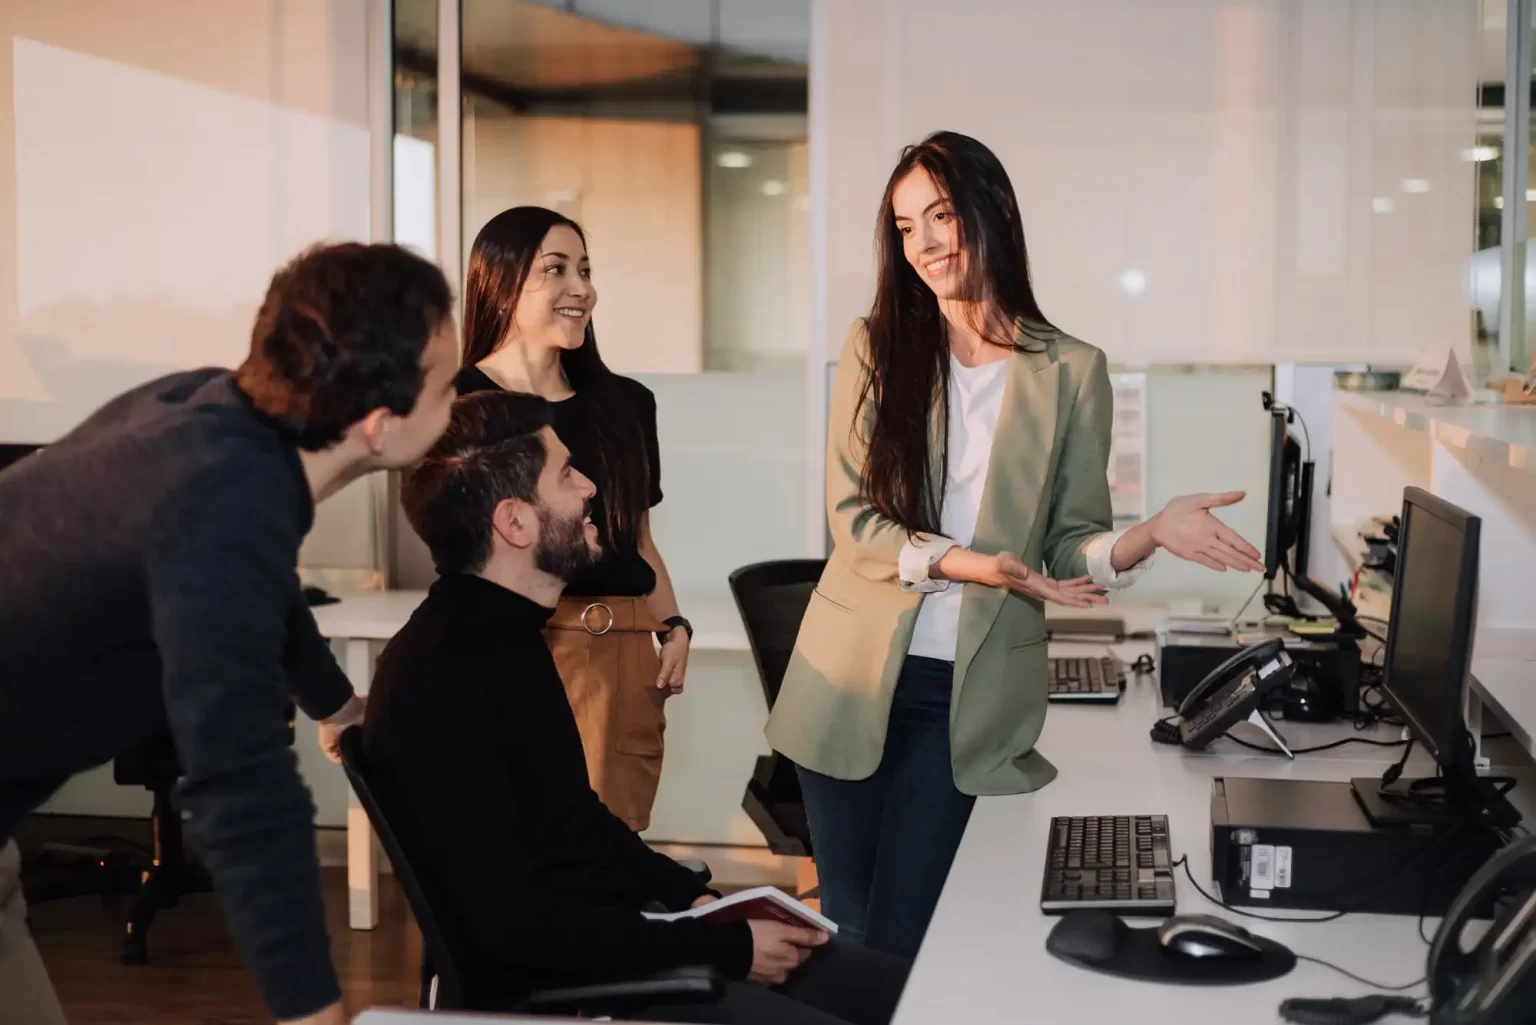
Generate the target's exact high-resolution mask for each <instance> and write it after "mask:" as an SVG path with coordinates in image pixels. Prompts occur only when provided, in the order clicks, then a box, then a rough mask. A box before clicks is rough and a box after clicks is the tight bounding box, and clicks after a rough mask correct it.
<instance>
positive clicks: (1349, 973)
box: [1296, 954, 1429, 993]
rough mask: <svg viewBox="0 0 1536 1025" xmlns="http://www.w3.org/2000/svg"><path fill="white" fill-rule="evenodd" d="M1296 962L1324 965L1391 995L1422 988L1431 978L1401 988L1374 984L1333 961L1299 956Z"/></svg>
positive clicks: (1422, 977) (1379, 983)
mask: <svg viewBox="0 0 1536 1025" xmlns="http://www.w3.org/2000/svg"><path fill="white" fill-rule="evenodd" d="M1296 960H1298V961H1310V962H1311V963H1312V964H1317V965H1322V966H1323V967H1324V968H1331V969H1333V970H1334V971H1336V972H1338V973H1339V974H1340V975H1342V976H1344V977H1345V978H1346V979H1353V980H1354V981H1355V982H1358V983H1360V985H1362V986H1369V987H1371V988H1372V989H1384V990H1386V991H1387V992H1389V993H1401V992H1402V991H1403V990H1405V989H1413V988H1415V987H1417V986H1422V985H1424V984H1425V983H1426V982H1428V981H1429V977H1428V976H1427V975H1426V976H1421V977H1419V978H1417V979H1414V980H1413V981H1412V982H1405V983H1403V984H1402V985H1401V986H1388V985H1387V984H1386V983H1384V982H1372V981H1371V980H1370V979H1367V978H1364V977H1362V976H1359V975H1356V974H1355V973H1354V972H1352V971H1350V970H1349V969H1347V968H1340V967H1339V966H1338V965H1336V964H1334V963H1333V962H1332V961H1324V960H1323V959H1322V958H1320V957H1313V956H1311V955H1310V954H1297V955H1296Z"/></svg>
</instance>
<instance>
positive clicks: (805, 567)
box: [730, 559, 827, 709]
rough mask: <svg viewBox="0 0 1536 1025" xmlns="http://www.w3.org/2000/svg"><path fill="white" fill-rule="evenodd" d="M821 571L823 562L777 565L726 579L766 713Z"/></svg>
mask: <svg viewBox="0 0 1536 1025" xmlns="http://www.w3.org/2000/svg"><path fill="white" fill-rule="evenodd" d="M826 568H827V560H825V559H776V560H774V561H772V562H759V563H754V564H753V565H751V566H743V567H742V568H741V569H738V570H737V571H736V572H734V573H732V574H731V576H730V583H731V594H732V596H733V597H735V599H736V608H737V609H738V610H740V612H741V622H742V625H744V626H745V627H746V628H747V644H748V645H749V646H750V647H751V648H752V658H753V659H754V660H755V661H756V662H757V675H758V677H759V678H760V679H761V680H762V684H763V696H764V697H765V698H767V699H768V707H769V708H770V709H771V708H773V703H774V701H775V700H777V699H778V696H779V684H781V683H783V682H784V670H785V669H787V668H788V667H789V656H790V653H791V652H793V651H794V649H795V638H796V637H797V636H798V635H799V633H800V621H801V620H802V619H804V618H805V609H806V606H807V605H809V604H810V603H811V592H812V591H814V590H815V589H816V583H817V581H819V580H820V579H821V572H822V570H824V569H826Z"/></svg>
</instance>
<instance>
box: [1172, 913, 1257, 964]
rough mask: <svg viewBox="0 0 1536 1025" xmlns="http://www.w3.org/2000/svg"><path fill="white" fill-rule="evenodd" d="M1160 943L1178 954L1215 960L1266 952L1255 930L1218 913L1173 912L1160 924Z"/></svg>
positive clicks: (1240, 957)
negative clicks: (1184, 913)
mask: <svg viewBox="0 0 1536 1025" xmlns="http://www.w3.org/2000/svg"><path fill="white" fill-rule="evenodd" d="M1157 943H1158V945H1159V946H1160V947H1162V948H1163V950H1165V951H1166V952H1168V953H1170V954H1173V955H1175V956H1177V957H1189V958H1203V959H1209V960H1213V961H1230V960H1238V959H1242V958H1254V957H1260V956H1262V955H1263V953H1264V950H1263V948H1262V947H1260V946H1259V945H1258V943H1257V942H1256V941H1255V940H1254V938H1253V933H1251V932H1249V931H1248V930H1247V929H1244V928H1243V927H1242V926H1240V925H1234V924H1232V923H1231V922H1227V921H1223V920H1222V919H1220V918H1217V917H1216V916H1215V915H1174V916H1173V917H1172V918H1170V919H1168V921H1166V922H1164V923H1163V924H1162V925H1161V926H1159V927H1158V930H1157Z"/></svg>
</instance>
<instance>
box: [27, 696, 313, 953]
mask: <svg viewBox="0 0 1536 1025" xmlns="http://www.w3.org/2000/svg"><path fill="white" fill-rule="evenodd" d="M287 715H288V739H289V743H292V742H293V715H294V708H293V706H292V705H289V706H288V710H287ZM181 776H182V767H181V759H180V758H179V757H178V756H177V753H176V743H175V741H174V740H173V739H172V737H171V733H170V731H169V730H160V731H158V732H156V733H153V734H151V735H150V736H149V737H147V738H145V739H144V740H143V741H141V742H139V743H138V744H135V745H134V746H133V747H131V748H128V749H127V750H125V751H123V752H121V753H119V754H118V756H117V757H116V758H114V759H113V760H112V779H113V781H114V782H116V783H118V784H119V785H121V786H142V787H144V788H145V789H147V790H148V791H149V792H150V794H152V795H153V797H154V807H153V810H152V811H151V812H150V828H151V830H152V835H153V837H154V839H153V845H152V847H151V848H149V849H148V850H145V849H141V848H138V846H137V845H136V844H131V843H125V842H122V841H119V840H117V839H116V838H112V837H100V838H92V839H90V840H87V841H85V842H84V843H82V844H78V845H69V844H49V845H45V847H44V849H43V856H42V858H41V859H38V860H37V861H34V862H32V863H31V864H29V867H28V874H29V875H30V876H31V877H32V881H29V884H28V886H27V890H26V899H27V903H28V904H41V903H43V902H45V901H50V900H63V899H66V898H69V897H83V896H89V895H100V896H103V897H107V896H128V895H131V896H132V898H133V899H132V901H131V902H130V903H129V905H128V913H127V915H126V918H125V921H124V924H123V940H122V946H121V948H120V949H119V951H118V960H119V961H121V962H122V963H123V964H125V965H141V964H146V963H148V961H149V929H150V926H151V925H153V924H154V921H155V918H156V916H157V915H159V913H160V912H161V911H164V910H166V909H169V908H174V907H176V905H177V904H179V903H180V902H181V898H182V897H183V896H185V895H187V894H191V893H207V892H209V891H210V890H212V889H213V881H212V879H210V878H209V876H208V872H207V870H206V869H204V868H203V867H202V866H200V865H198V864H196V863H195V862H193V861H192V860H190V859H189V858H188V856H187V848H186V842H185V835H184V831H183V829H182V821H181V809H180V808H178V807H177V805H176V801H175V790H176V784H177V782H178V781H179V780H180V779H181ZM124 848H127V849H124ZM50 869H52V870H53V871H50ZM60 870H62V871H60ZM39 877H41V878H39Z"/></svg>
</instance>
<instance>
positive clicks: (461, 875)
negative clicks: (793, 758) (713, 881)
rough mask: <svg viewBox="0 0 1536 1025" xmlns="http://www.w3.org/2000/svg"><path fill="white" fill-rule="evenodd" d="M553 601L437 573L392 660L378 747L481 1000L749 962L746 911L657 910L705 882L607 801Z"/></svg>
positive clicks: (381, 698)
mask: <svg viewBox="0 0 1536 1025" xmlns="http://www.w3.org/2000/svg"><path fill="white" fill-rule="evenodd" d="M551 611H552V610H550V609H548V608H546V607H544V606H542V605H539V604H537V603H536V602H533V601H530V600H529V599H527V598H525V597H523V596H522V595H519V594H516V593H515V592H513V591H510V590H507V589H506V588H504V587H501V586H500V585H498V584H493V583H491V582H490V581H487V580H484V579H481V578H479V577H473V576H450V577H444V578H441V579H439V580H438V581H437V582H436V583H435V584H434V585H433V586H432V590H431V591H430V592H429V594H428V595H427V599H426V601H425V602H423V603H422V605H421V606H420V608H418V609H417V610H416V612H415V614H414V615H413V616H412V617H411V620H410V622H409V623H407V624H406V626H405V628H404V629H402V630H401V631H400V632H399V633H397V634H396V635H395V637H394V639H393V640H392V641H390V642H389V645H388V647H386V648H385V650H384V653H383V655H382V656H381V657H380V659H379V664H378V670H377V673H376V674H375V676H374V680H373V685H372V688H371V691H370V695H369V699H368V715H367V719H366V721H365V724H364V733H363V737H364V752H365V754H366V756H367V759H368V764H369V767H370V770H371V771H372V772H373V774H374V776H375V785H376V786H377V787H379V789H380V790H381V791H383V792H384V794H385V795H386V800H387V801H391V802H392V803H394V804H395V805H396V806H397V809H398V814H397V815H396V817H397V818H401V819H403V821H401V822H397V823H393V825H395V826H396V828H397V829H399V830H400V832H401V833H402V834H404V835H403V836H402V840H403V841H404V842H405V843H406V844H407V845H408V848H410V849H412V851H413V860H417V859H418V858H419V859H422V860H424V861H425V864H423V865H421V866H419V871H422V872H423V873H424V874H430V876H431V877H432V878H433V879H436V880H437V881H438V882H439V886H440V890H439V892H441V893H443V894H444V897H445V899H446V902H447V903H448V904H449V905H450V906H449V907H447V908H444V909H441V910H442V911H443V913H444V915H445V917H447V918H448V919H449V920H448V921H447V922H445V923H444V928H445V930H449V931H452V932H454V933H456V934H458V935H460V936H463V937H465V939H466V941H467V942H466V943H465V945H466V946H469V947H471V948H473V949H474V951H475V953H474V954H473V956H474V957H475V963H474V964H472V965H470V966H467V967H466V968H463V969H461V970H462V971H464V974H465V975H466V976H467V978H466V980H465V986H466V989H467V990H468V991H469V994H470V998H471V1004H472V1006H473V1007H474V1008H477V1009H495V1008H496V1007H498V1006H502V1007H505V1006H510V1005H511V1004H514V1003H516V1002H517V1001H518V1000H519V999H521V998H522V997H523V996H525V995H526V994H527V993H528V992H529V991H530V990H532V989H537V988H540V987H543V986H552V985H576V984H580V983H585V982H598V981H604V980H613V979H618V978H623V977H625V976H630V975H637V974H643V973H647V972H652V971H659V970H662V969H665V968H670V967H674V966H678V965H687V964H713V965H716V966H718V967H719V968H720V970H721V971H722V972H724V973H725V974H726V975H727V976H729V977H731V978H736V979H741V978H745V977H746V974H747V972H748V970H749V969H750V968H751V962H752V936H751V931H750V929H749V927H748V926H747V925H746V923H744V922H736V923H732V924H729V925H708V924H705V923H702V922H698V921H683V922H656V921H651V920H648V919H646V918H643V917H642V916H641V914H640V908H641V907H642V906H644V905H646V904H648V903H652V902H660V903H662V904H665V905H666V906H667V907H668V908H670V909H672V910H682V909H683V908H686V907H688V906H689V905H691V904H692V903H693V901H694V900H696V899H697V898H698V897H700V896H702V895H703V894H704V893H705V892H706V890H705V888H704V887H703V886H702V885H700V883H699V882H698V880H697V878H696V877H695V876H694V875H693V873H691V872H689V871H688V870H687V869H685V868H683V867H682V866H680V865H678V864H677V863H676V862H674V861H673V860H672V859H670V858H668V857H666V856H665V855H662V854H658V853H657V852H655V851H653V850H651V849H650V848H649V847H647V846H646V845H645V844H644V843H643V842H642V841H641V840H640V839H639V838H638V837H637V836H636V835H635V834H634V833H633V832H631V831H630V829H629V828H628V827H627V826H625V825H624V823H623V822H621V821H620V820H619V819H617V818H615V817H614V815H613V814H612V813H611V812H609V811H608V809H607V808H606V807H605V806H604V805H603V803H602V802H601V801H599V800H598V798H597V795H596V794H595V793H594V792H593V790H592V787H591V785H590V784H589V782H588V780H587V771H586V761H585V759H584V758H583V755H582V749H581V737H580V735H579V734H578V733H577V730H576V719H575V716H574V715H572V713H571V708H570V705H569V703H568V702H567V699H566V696H565V688H564V687H563V686H562V685H561V683H560V676H559V673H558V672H557V670H556V669H555V663H554V659H553V658H551V657H550V654H549V648H548V647H547V646H546V644H545V642H544V637H543V635H542V633H541V632H540V631H541V630H542V629H543V627H544V624H545V623H546V621H547V620H548V619H549V616H550V613H551Z"/></svg>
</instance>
